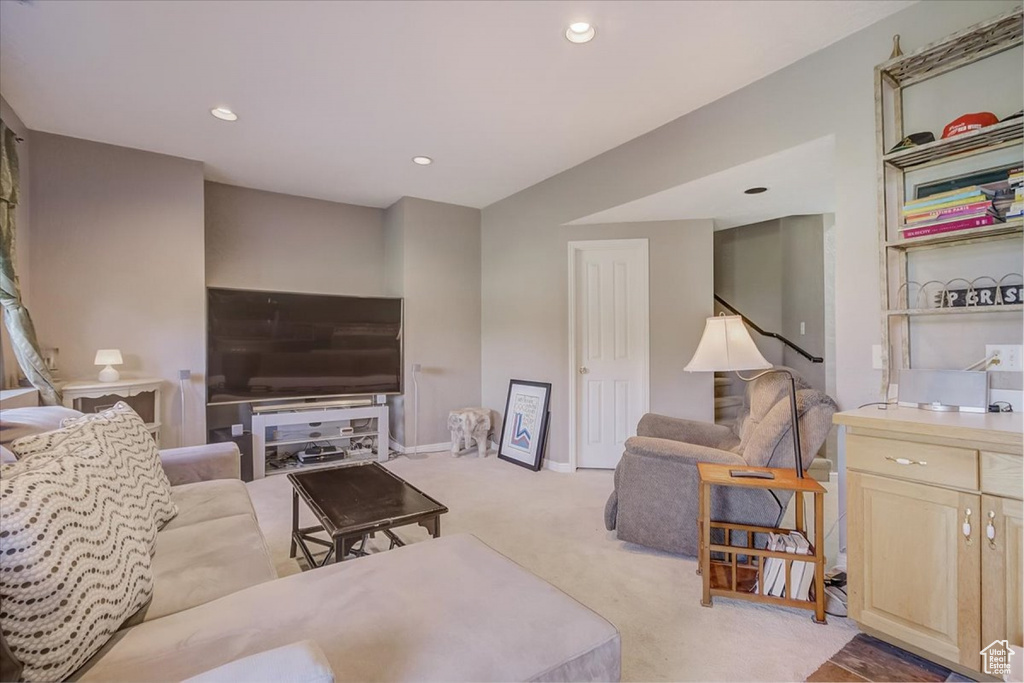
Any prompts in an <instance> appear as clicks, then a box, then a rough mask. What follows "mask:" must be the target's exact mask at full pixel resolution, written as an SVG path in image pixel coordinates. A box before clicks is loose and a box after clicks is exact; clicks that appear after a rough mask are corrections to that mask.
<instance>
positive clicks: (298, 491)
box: [288, 462, 448, 567]
mask: <svg viewBox="0 0 1024 683" xmlns="http://www.w3.org/2000/svg"><path fill="white" fill-rule="evenodd" d="M288 481H290V482H291V483H292V542H291V548H290V550H289V553H288V556H289V557H295V549H296V547H297V548H299V549H300V550H302V555H303V556H304V557H305V558H306V562H308V563H309V566H310V567H322V566H324V565H325V564H327V563H328V562H330V561H331V560H332V558H333V560H334V561H335V562H341V561H342V560H344V559H345V556H346V555H348V554H349V553H354V554H356V555H365V554H366V553H365V552H364V551H363V546H364V545H365V544H366V539H367V537H368V536H370V535H371V534H375V533H376V532H378V531H380V532H383V533H384V534H385V535H386V536H387V537H388V538H389V539H391V547H392V548H394V547H395V546H401V545H405V543H403V542H402V540H401V539H400V538H398V536H396V535H395V534H394V533H393V532H392V531H391V529H393V528H395V527H400V526H406V525H409V524H419V525H420V526H422V527H424V528H425V529H426V530H427V531H429V532H430V534H431V535H432V536H433V537H434V538H437V537H438V536H440V535H441V515H443V514H444V513H446V512H448V508H447V507H445V506H444V505H442V504H441V503H439V502H438V501H436V500H434V499H433V498H431V497H430V496H428V495H427V494H425V493H423V492H422V491H420V490H419V489H417V488H416V487H415V486H413V485H411V484H409V483H408V482H406V481H405V480H404V479H402V478H401V477H399V476H398V475H395V474H392V473H391V472H390V471H388V470H387V469H385V468H384V467H381V466H380V465H379V464H377V463H376V462H367V463H359V464H351V465H342V466H340V467H330V468H324V469H318V470H312V471H310V472H291V473H289V474H288ZM300 496H301V497H302V499H303V500H304V501H305V502H306V505H308V506H309V509H310V510H312V511H313V514H314V515H315V516H316V518H317V521H319V522H320V525H319V526H311V527H301V528H300V527H299V497H300ZM317 533H326V534H327V535H328V536H330V539H331V540H330V541H327V540H325V539H323V538H318V537H317V536H314V534H317ZM357 541H361V544H360V546H359V548H356V547H355V544H356V542H357ZM309 543H314V544H316V545H321V546H326V547H327V548H328V551H327V556H326V557H324V559H323V561H322V562H319V563H317V562H316V561H315V560H314V559H313V553H312V552H310V549H309V546H308V544H309Z"/></svg>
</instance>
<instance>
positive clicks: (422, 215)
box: [384, 197, 480, 447]
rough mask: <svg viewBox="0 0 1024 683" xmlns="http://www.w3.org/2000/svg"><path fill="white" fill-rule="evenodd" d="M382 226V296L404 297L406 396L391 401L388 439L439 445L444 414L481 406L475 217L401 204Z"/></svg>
mask: <svg viewBox="0 0 1024 683" xmlns="http://www.w3.org/2000/svg"><path fill="white" fill-rule="evenodd" d="M384 223H385V233H386V237H385V242H386V244H387V248H388V251H387V255H386V261H387V264H388V269H387V271H388V274H387V285H388V289H387V291H388V293H389V294H390V295H392V296H403V297H405V325H404V328H403V339H404V355H405V392H404V394H403V395H402V396H398V397H395V398H394V399H393V400H392V402H391V405H392V408H393V415H392V433H393V435H394V437H395V439H396V441H397V442H398V443H399V444H401V445H403V446H406V447H411V446H416V445H420V446H421V445H429V444H437V443H444V442H447V441H449V439H450V435H449V433H448V429H447V426H446V425H447V420H448V411H450V410H453V409H457V408H466V407H472V406H478V405H480V210H479V209H471V208H468V207H465V206H456V205H454V204H442V203H439V202H432V201H427V200H424V199H416V198H413V197H403V198H402V199H400V200H399V201H398V202H396V203H395V204H394V205H392V206H391V207H390V208H388V209H387V211H386V214H385V220H384ZM414 363H419V364H420V365H421V366H422V371H421V373H420V374H419V377H418V384H419V418H418V425H417V424H416V422H417V420H416V416H415V407H416V404H415V402H414V401H413V398H414V392H415V388H416V385H415V384H414V382H413V379H414V377H413V372H412V366H413V364H414ZM417 427H418V433H417Z"/></svg>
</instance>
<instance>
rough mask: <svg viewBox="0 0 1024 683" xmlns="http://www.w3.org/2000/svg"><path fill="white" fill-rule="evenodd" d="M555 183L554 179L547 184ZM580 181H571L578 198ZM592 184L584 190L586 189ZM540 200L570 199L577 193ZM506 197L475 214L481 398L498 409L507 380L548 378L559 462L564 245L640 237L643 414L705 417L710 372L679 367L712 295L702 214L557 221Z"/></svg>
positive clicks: (552, 445) (554, 455) (563, 409)
mask: <svg viewBox="0 0 1024 683" xmlns="http://www.w3.org/2000/svg"><path fill="white" fill-rule="evenodd" d="M552 182H556V181H552ZM585 187H586V184H585V183H581V184H580V185H579V186H576V189H578V190H579V191H580V193H581V194H588V196H593V195H592V194H590V192H589V191H587V190H585V189H584V188H585ZM596 191H597V190H596V189H595V190H593V192H596ZM559 194H560V193H558V192H557V190H556V191H555V193H554V194H552V195H549V199H551V200H555V199H562V200H563V201H566V202H567V203H572V204H574V203H575V202H577V201H579V198H578V197H575V196H572V195H571V194H570V195H568V196H564V197H560V196H559ZM517 197H520V195H517V196H516V197H513V198H511V199H509V200H505V201H503V202H499V204H497V205H494V206H492V207H489V208H487V209H485V210H484V224H483V242H482V246H483V250H482V251H483V318H482V325H483V330H482V341H483V349H482V360H483V402H484V405H485V406H486V407H488V408H491V409H492V410H496V411H498V412H499V414H500V413H501V412H502V411H503V410H504V408H505V397H506V394H507V391H508V382H509V380H510V379H513V378H514V379H524V380H534V381H540V382H550V383H551V384H552V391H551V415H552V422H551V428H550V429H551V431H550V436H549V439H548V443H547V454H546V457H547V459H549V460H551V461H554V462H561V463H567V462H568V461H569V453H568V438H569V431H568V430H569V425H568V404H569V394H568V391H569V387H568V386H567V383H568V378H569V368H568V359H569V320H568V316H569V308H568V286H569V285H568V277H569V267H568V243H569V242H570V241H574V240H587V239H595V240H601V239H622V238H637V237H646V238H648V239H649V240H650V306H651V316H650V317H651V330H650V332H651V410H653V411H655V412H660V413H664V414H667V415H676V416H679V417H685V418H690V419H695V420H705V421H711V420H712V419H713V417H714V406H713V401H712V391H713V378H712V376H711V374H710V373H694V374H689V373H685V372H683V366H685V365H686V363H687V361H689V359H690V357H691V356H692V354H693V350H694V349H695V348H696V347H697V342H698V341H699V340H700V336H701V333H702V332H703V331H704V320H705V318H706V317H707V316H709V315H711V309H712V306H711V303H712V300H713V298H712V295H713V291H714V290H713V285H714V283H713V273H712V270H713V264H714V259H713V256H712V231H713V224H712V221H710V220H702V221H663V222H660V221H659V222H645V223H616V224H605V225H585V226H571V227H569V226H565V227H562V226H559V225H558V224H557V223H556V222H554V220H555V219H553V218H552V211H551V209H550V208H549V207H546V206H540V207H539V206H536V205H532V204H533V197H532V196H531V193H529V192H527V196H525V197H522V200H523V201H522V203H520V202H519V201H518V200H517Z"/></svg>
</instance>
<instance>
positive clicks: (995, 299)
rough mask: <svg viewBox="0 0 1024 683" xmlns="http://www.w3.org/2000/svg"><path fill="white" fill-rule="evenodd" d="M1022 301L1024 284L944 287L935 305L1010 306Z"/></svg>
mask: <svg viewBox="0 0 1024 683" xmlns="http://www.w3.org/2000/svg"><path fill="white" fill-rule="evenodd" d="M1021 303H1024V285H998V286H992V287H970V288H968V287H964V288H963V289H943V290H942V291H941V292H937V293H936V294H935V305H936V306H938V307H939V308H957V307H966V306H979V307H980V306H1004V305H1005V306H1008V305H1011V304H1021Z"/></svg>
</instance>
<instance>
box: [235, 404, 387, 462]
mask: <svg viewBox="0 0 1024 683" xmlns="http://www.w3.org/2000/svg"><path fill="white" fill-rule="evenodd" d="M360 420H376V421H377V424H376V426H374V427H368V428H367V429H366V430H355V431H354V432H353V433H352V434H347V435H342V434H340V432H339V433H337V434H334V435H331V434H328V433H327V430H319V431H321V434H320V435H319V436H317V437H313V436H311V435H310V434H308V433H305V432H303V431H302V430H299V429H298V428H299V427H301V426H302V425H306V426H307V428H308V426H309V425H310V423H313V422H320V423H328V422H353V421H360ZM268 429H269V430H281V431H296V432H301V433H299V434H297V435H296V436H299V437H300V438H284V439H277V440H275V439H269V440H268V439H267V430H268ZM367 436H375V437H376V439H377V461H378V462H387V459H388V450H389V447H390V445H391V444H390V440H389V439H388V407H387V406H386V405H373V406H360V407H355V408H325V409H315V408H314V409H308V410H306V409H296V410H292V411H282V412H265V413H255V414H254V415H253V416H252V476H253V479H262V478H263V477H265V476H266V474H267V471H266V464H267V462H266V455H267V448H268V447H271V446H282V447H283V446H288V445H295V444H299V443H303V442H307V441H310V442H312V441H332V442H334V441H346V440H355V439H360V438H365V437H367ZM363 459H365V458H363ZM342 462H344V460H341V459H339V460H335V461H332V462H330V463H323V464H336V465H337V464H341V463H342ZM318 466H322V464H321V463H316V464H309V465H305V466H304V467H318ZM301 469H302V466H300V467H295V468H291V469H289V470H282V471H297V470H301Z"/></svg>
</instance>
